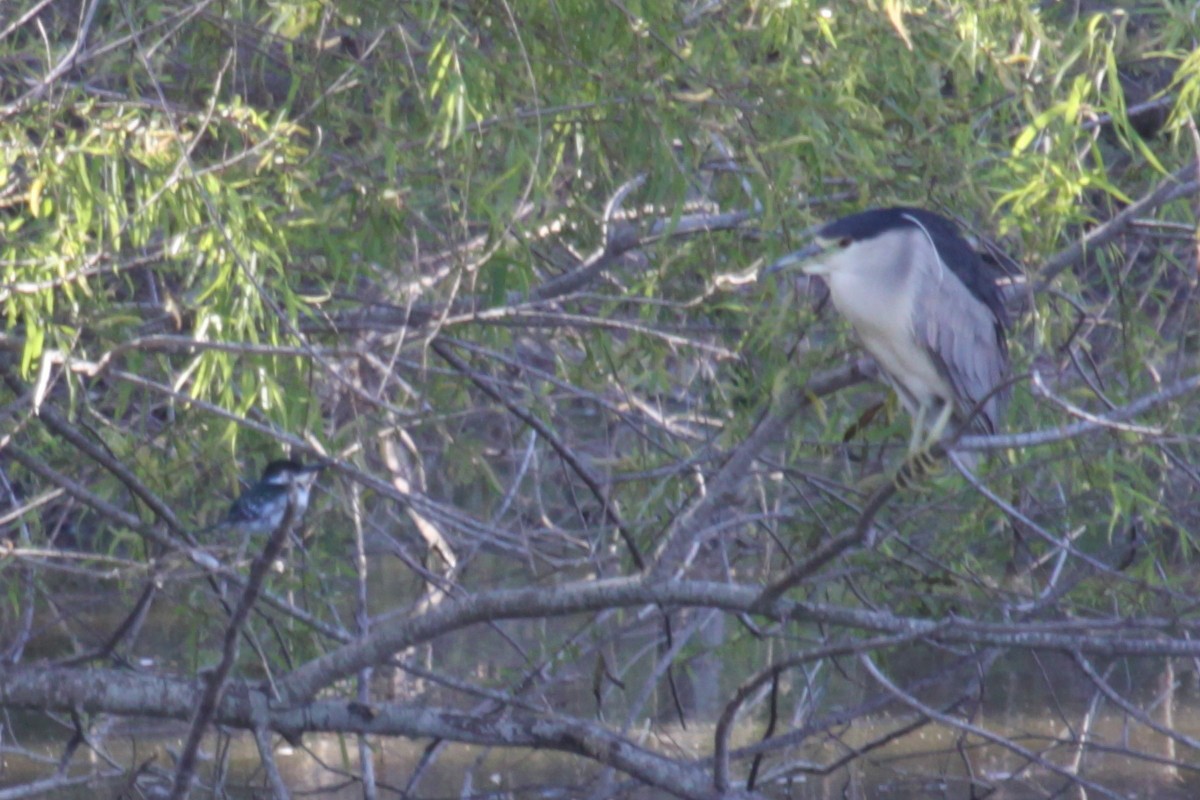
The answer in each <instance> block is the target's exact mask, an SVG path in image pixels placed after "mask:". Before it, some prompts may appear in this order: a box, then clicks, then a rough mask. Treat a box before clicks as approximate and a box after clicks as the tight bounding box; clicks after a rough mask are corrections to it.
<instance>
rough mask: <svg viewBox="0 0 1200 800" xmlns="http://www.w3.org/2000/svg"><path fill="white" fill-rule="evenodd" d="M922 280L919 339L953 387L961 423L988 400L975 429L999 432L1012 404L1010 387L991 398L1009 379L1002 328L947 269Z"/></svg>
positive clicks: (917, 314) (916, 316)
mask: <svg viewBox="0 0 1200 800" xmlns="http://www.w3.org/2000/svg"><path fill="white" fill-rule="evenodd" d="M921 280H922V283H923V284H924V285H922V286H920V287H918V290H917V292H916V293H915V296H916V298H915V299H916V302H915V303H914V309H913V322H914V325H913V329H914V332H915V333H916V336H917V340H918V341H919V342H920V343H921V345H922V346H923V347H924V348H925V350H926V352H928V353H929V355H930V357H931V358H932V359H933V363H934V364H935V365H937V368H938V371H939V372H941V374H942V376H943V377H945V378H946V380H947V381H948V382H949V383H950V385H951V387H953V389H954V393H955V394H956V395H957V397H956V412H957V414H956V415H957V417H958V419H959V421H960V422H961V421H963V420H966V418H967V415H968V414H970V413H971V412H972V410H973V409H974V408H975V406H977V405H978V404H979V402H980V401H982V400H983V399H984V398H985V397H987V398H988V399H987V402H986V403H985V404H984V405H983V407H982V408H981V409H980V410H979V412H978V413H977V414H976V415H975V417H974V418H973V419H972V420H971V428H972V429H973V430H975V431H978V432H981V433H995V431H996V430H997V427H998V425H999V422H1000V417H1001V415H1002V414H1003V413H1004V406H1005V405H1006V404H1007V402H1008V389H1007V388H1005V389H1003V390H1001V391H998V392H996V393H995V394H991V392H992V390H993V389H994V388H995V387H997V386H999V385H1000V384H1002V383H1003V382H1004V381H1005V380H1006V379H1007V377H1008V348H1007V347H1006V345H1005V341H1004V338H1003V334H1002V333H1001V331H999V330H998V329H997V328H998V325H999V323H998V322H997V320H996V318H995V316H994V315H993V314H992V312H991V310H990V309H989V308H988V307H987V306H985V305H984V304H983V303H981V302H980V301H978V300H977V299H975V297H974V296H973V295H972V294H971V293H970V292H969V291H968V290H967V287H966V286H964V285H963V284H962V283H961V282H960V281H959V280H958V278H957V277H956V276H955V275H954V274H953V273H952V272H950V271H949V270H948V269H944V268H943V269H942V270H941V271H940V274H938V275H936V276H935V275H932V274H929V273H924V274H923V275H922V276H921ZM989 394H991V396H990V397H989Z"/></svg>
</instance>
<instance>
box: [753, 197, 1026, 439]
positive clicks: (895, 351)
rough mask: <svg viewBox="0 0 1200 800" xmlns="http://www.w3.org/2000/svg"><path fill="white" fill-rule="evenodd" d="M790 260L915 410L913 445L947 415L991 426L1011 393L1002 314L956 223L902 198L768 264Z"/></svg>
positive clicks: (938, 429)
mask: <svg viewBox="0 0 1200 800" xmlns="http://www.w3.org/2000/svg"><path fill="white" fill-rule="evenodd" d="M792 266H799V267H800V268H801V269H802V270H803V271H804V272H805V273H807V274H809V275H820V276H821V277H822V278H824V279H825V281H826V282H827V283H828V285H829V294H830V297H831V298H832V299H833V305H834V307H835V308H837V310H838V311H839V312H840V313H841V314H842V316H844V317H846V318H847V319H848V320H849V321H850V324H851V325H853V326H854V330H855V332H856V333H857V334H858V336H859V338H860V339H861V340H862V343H863V346H864V347H865V348H866V349H867V352H869V353H870V354H871V355H872V356H874V358H875V361H876V362H877V363H878V365H879V370H880V372H881V373H882V374H883V377H884V378H885V379H886V380H887V382H888V383H889V384H891V385H892V387H893V388H895V390H896V394H897V395H898V396H899V397H900V402H901V403H903V405H904V408H905V409H906V410H907V411H908V413H909V414H910V415H912V417H913V438H912V442H911V444H910V452H916V451H917V450H918V449H920V448H921V447H928V446H929V445H932V444H933V443H934V442H935V441H936V440H938V439H939V438H941V436H942V434H943V433H944V431H945V429H946V425H947V423H949V422H950V421H951V420H953V421H954V422H955V424H956V425H959V426H964V425H965V426H966V428H967V430H970V431H974V432H976V433H988V434H990V433H995V432H996V430H997V429H998V428H999V426H1000V418H1001V416H1002V414H1003V413H1004V407H1005V405H1006V403H1007V401H1008V394H1009V391H1008V387H1007V385H1006V384H1007V381H1008V375H1009V363H1008V344H1007V340H1006V338H1005V331H1006V328H1007V325H1008V317H1007V315H1006V313H1005V311H1004V304H1003V301H1002V298H1001V296H1000V290H999V288H998V287H997V286H996V282H995V280H994V279H993V278H992V277H991V276H990V275H988V274H987V273H986V272H985V271H984V268H983V266H982V264H981V261H980V257H979V254H978V253H976V252H975V250H974V249H973V248H972V247H971V246H970V245H969V244H967V242H966V241H965V240H964V239H963V238H962V236H961V235H960V234H959V232H958V228H957V226H956V225H955V224H954V222H952V221H951V220H949V219H946V218H945V217H943V216H940V215H938V214H935V213H933V212H931V211H925V210H923V209H919V208H908V207H896V208H878V209H872V210H869V211H863V212H860V213H857V214H851V215H850V216H847V217H842V218H841V219H836V220H834V221H832V222H829V223H826V224H825V225H823V226H822V227H821V228H820V229H819V230H818V231H817V233H816V238H815V240H814V241H813V243H812V244H810V245H809V246H807V247H805V248H803V249H801V250H797V251H795V252H793V253H789V254H788V255H786V256H784V257H782V258H780V259H779V260H778V261H776V262H775V263H774V264H772V265H771V266H770V267H768V268H767V270H766V272H767V273H771V272H776V271H778V270H782V269H785V268H788V267H792ZM764 274H765V273H764Z"/></svg>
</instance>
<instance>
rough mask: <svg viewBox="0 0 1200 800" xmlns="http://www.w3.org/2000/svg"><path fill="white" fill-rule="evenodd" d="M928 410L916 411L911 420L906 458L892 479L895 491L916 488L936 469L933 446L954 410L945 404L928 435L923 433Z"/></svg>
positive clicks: (920, 409)
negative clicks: (911, 428) (914, 417)
mask: <svg viewBox="0 0 1200 800" xmlns="http://www.w3.org/2000/svg"><path fill="white" fill-rule="evenodd" d="M928 410H929V407H928V406H925V405H922V406H920V407H919V408H918V409H917V413H916V419H914V420H913V434H912V440H911V441H910V442H909V445H908V457H907V458H906V459H904V463H903V464H901V465H900V468H899V469H898V470H896V475H895V477H894V478H892V482H893V483H895V484H896V488H897V489H913V488H916V485H917V482H918V481H920V480H921V479H922V478H924V477H925V476H926V475H929V474H931V473H933V472H934V470H935V468H936V467H937V462H938V459H937V458H936V457H934V455H933V452H932V450H933V446H934V445H936V444H937V443H938V441H939V440H940V439H941V438H942V434H943V433H945V431H946V426H947V425H949V424H950V417H951V416H952V414H953V412H954V408H953V406H951V405H950V404H949V403H945V404H944V405H943V406H942V410H941V411H940V412H939V413H938V415H937V419H935V420H934V421H933V425H931V426H930V427H929V431H928V433H925V432H924V428H925V418H926V415H927V413H928Z"/></svg>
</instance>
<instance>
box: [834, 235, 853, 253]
mask: <svg viewBox="0 0 1200 800" xmlns="http://www.w3.org/2000/svg"><path fill="white" fill-rule="evenodd" d="M853 241H854V240H853V239H851V238H850V237H849V236H843V237H842V238H840V239H838V240H837V246H838V247H840V248H842V249H843V250H845V249H846V248H847V247H849V246H850V244H851V243H852V242H853Z"/></svg>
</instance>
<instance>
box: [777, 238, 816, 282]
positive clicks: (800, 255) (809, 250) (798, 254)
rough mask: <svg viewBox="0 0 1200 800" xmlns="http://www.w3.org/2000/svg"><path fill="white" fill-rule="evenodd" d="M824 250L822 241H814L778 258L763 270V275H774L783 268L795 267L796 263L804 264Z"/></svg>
mask: <svg viewBox="0 0 1200 800" xmlns="http://www.w3.org/2000/svg"><path fill="white" fill-rule="evenodd" d="M824 252H825V245H824V244H823V243H822V242H812V243H811V244H809V245H807V246H805V247H802V248H800V249H799V250H794V251H792V252H791V253H788V254H787V255H786V256H782V257H780V258H778V259H776V261H775V263H774V264H772V265H771V266H769V267H767V268H766V269H764V270H763V271H762V277H765V276H767V275H773V274H775V273H776V272H781V271H782V270H785V269H788V268H790V267H794V266H796V265H803V264H805V263H806V262H808V261H810V260H812V259H813V258H815V257H816V256H819V255H821V253H824ZM813 266H816V265H813ZM802 268H803V267H802ZM804 271H805V272H808V269H807V268H804Z"/></svg>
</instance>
